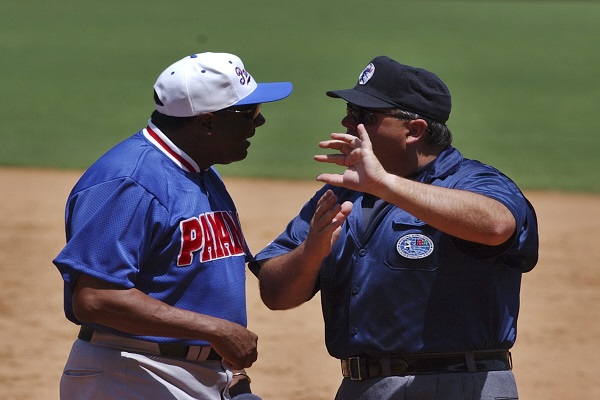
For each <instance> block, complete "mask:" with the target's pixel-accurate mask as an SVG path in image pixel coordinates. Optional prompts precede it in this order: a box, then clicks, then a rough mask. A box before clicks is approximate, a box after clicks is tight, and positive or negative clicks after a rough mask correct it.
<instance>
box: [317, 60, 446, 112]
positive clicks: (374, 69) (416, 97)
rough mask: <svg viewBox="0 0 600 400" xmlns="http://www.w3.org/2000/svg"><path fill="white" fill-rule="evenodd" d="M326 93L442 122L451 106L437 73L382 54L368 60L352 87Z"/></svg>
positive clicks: (363, 104)
mask: <svg viewBox="0 0 600 400" xmlns="http://www.w3.org/2000/svg"><path fill="white" fill-rule="evenodd" d="M327 96H329V97H336V98H342V99H344V100H346V101H347V102H349V103H353V104H356V105H357V106H359V107H364V108H400V109H403V110H406V111H410V112H414V113H416V114H419V115H422V116H424V117H429V118H431V119H433V120H436V121H438V122H442V123H446V121H448V118H449V117H450V110H451V108H452V101H451V97H450V91H449V90H448V88H447V87H446V85H445V84H444V82H442V80H441V79H440V78H439V77H438V76H437V75H435V74H434V73H432V72H429V71H427V70H424V69H421V68H415V67H411V66H409V65H404V64H400V63H399V62H397V61H395V60H392V59H391V58H389V57H386V56H379V57H375V58H374V59H373V60H371V62H370V63H369V65H367V66H366V67H365V69H364V70H363V71H362V72H361V73H360V76H359V77H358V82H357V83H356V86H354V88H352V89H343V90H331V91H328V92H327Z"/></svg>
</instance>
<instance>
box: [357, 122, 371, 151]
mask: <svg viewBox="0 0 600 400" xmlns="http://www.w3.org/2000/svg"><path fill="white" fill-rule="evenodd" d="M357 130H358V136H359V137H360V141H361V146H362V147H363V148H368V149H370V148H371V138H370V137H369V132H367V129H366V128H365V126H364V125H363V124H359V125H358V126H357Z"/></svg>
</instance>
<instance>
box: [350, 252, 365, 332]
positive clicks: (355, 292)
mask: <svg viewBox="0 0 600 400" xmlns="http://www.w3.org/2000/svg"><path fill="white" fill-rule="evenodd" d="M358 255H359V257H360V258H363V257H365V256H366V255H367V250H366V249H360V250H358ZM358 263H359V264H362V262H361V261H358ZM350 293H351V294H352V297H355V296H356V295H358V294H359V293H360V286H359V285H358V284H356V282H355V283H354V284H353V286H352V289H351V291H350ZM352 304H353V301H351V302H350V308H352ZM350 313H352V311H350ZM357 334H358V327H356V326H352V317H351V316H350V336H356V335H357Z"/></svg>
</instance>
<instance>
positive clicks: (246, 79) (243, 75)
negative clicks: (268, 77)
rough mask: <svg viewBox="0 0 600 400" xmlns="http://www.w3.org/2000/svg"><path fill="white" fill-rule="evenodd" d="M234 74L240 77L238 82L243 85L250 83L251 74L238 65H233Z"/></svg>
mask: <svg viewBox="0 0 600 400" xmlns="http://www.w3.org/2000/svg"><path fill="white" fill-rule="evenodd" d="M235 74H236V75H237V76H239V77H240V84H242V85H245V84H247V83H250V80H251V79H252V76H250V74H249V73H248V72H247V71H246V70H245V69H241V68H240V67H235Z"/></svg>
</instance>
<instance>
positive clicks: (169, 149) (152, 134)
mask: <svg viewBox="0 0 600 400" xmlns="http://www.w3.org/2000/svg"><path fill="white" fill-rule="evenodd" d="M143 134H144V137H145V138H146V139H148V140H149V141H150V143H152V144H153V145H154V146H156V148H158V149H159V150H160V151H161V152H163V153H164V154H165V155H166V156H167V157H169V158H170V159H171V161H173V162H174V163H175V164H177V166H179V168H181V169H183V170H185V171H187V172H200V167H199V166H198V164H196V162H195V161H194V160H192V158H191V157H190V156H188V155H187V154H186V153H185V152H184V151H183V150H181V149H180V148H179V147H177V146H175V143H173V142H172V141H171V140H170V139H169V138H168V137H167V136H166V135H165V134H164V133H162V132H161V131H160V129H158V127H157V126H156V125H154V124H153V123H152V121H150V120H149V121H148V126H147V127H146V128H145V129H144V130H143Z"/></svg>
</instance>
